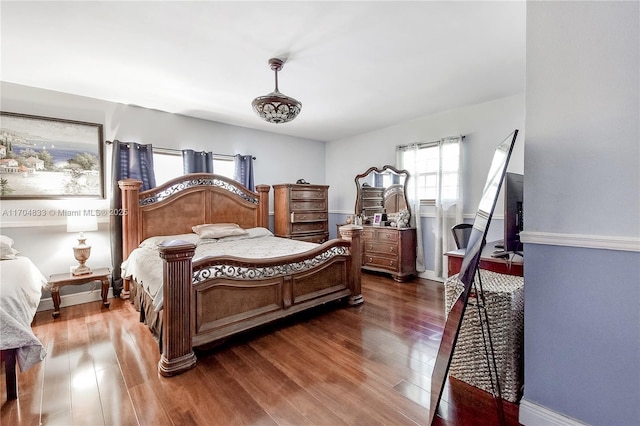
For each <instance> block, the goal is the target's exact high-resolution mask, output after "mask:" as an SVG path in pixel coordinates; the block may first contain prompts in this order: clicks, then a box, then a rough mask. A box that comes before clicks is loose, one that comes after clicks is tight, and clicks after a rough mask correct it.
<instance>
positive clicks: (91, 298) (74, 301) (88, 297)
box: [38, 288, 113, 312]
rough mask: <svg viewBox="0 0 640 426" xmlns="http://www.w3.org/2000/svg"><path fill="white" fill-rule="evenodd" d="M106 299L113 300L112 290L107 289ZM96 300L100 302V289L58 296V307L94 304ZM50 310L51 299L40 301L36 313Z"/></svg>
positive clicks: (51, 306) (51, 305) (51, 307)
mask: <svg viewBox="0 0 640 426" xmlns="http://www.w3.org/2000/svg"><path fill="white" fill-rule="evenodd" d="M107 297H108V298H109V299H113V288H109V294H108V296H107ZM98 300H102V294H101V290H100V289H97V290H91V291H83V292H81V293H73V294H66V295H60V307H61V308H64V307H65V306H73V305H81V304H83V303H89V302H95V301H98ZM50 310H53V299H52V298H50V297H48V298H46V299H40V304H39V305H38V312H40V311H50Z"/></svg>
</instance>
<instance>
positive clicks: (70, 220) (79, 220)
mask: <svg viewBox="0 0 640 426" xmlns="http://www.w3.org/2000/svg"><path fill="white" fill-rule="evenodd" d="M97 230H98V220H97V218H96V216H88V215H87V216H67V232H80V237H79V238H78V245H77V246H75V247H73V257H75V259H76V260H77V261H78V266H77V267H76V268H75V269H73V270H72V274H73V275H86V274H90V273H91V268H89V267H88V266H87V265H85V262H86V261H87V260H88V259H89V256H90V255H91V246H90V245H88V244H87V239H86V238H85V236H84V233H85V232H86V231H97Z"/></svg>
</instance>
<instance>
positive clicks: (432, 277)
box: [418, 271, 444, 283]
mask: <svg viewBox="0 0 640 426" xmlns="http://www.w3.org/2000/svg"><path fill="white" fill-rule="evenodd" d="M418 277H419V278H424V279H426V280H431V281H438V282H441V283H443V282H444V279H443V278H442V277H439V276H437V275H436V273H435V272H434V271H423V272H418Z"/></svg>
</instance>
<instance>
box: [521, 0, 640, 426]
mask: <svg viewBox="0 0 640 426" xmlns="http://www.w3.org/2000/svg"><path fill="white" fill-rule="evenodd" d="M639 28H640V3H638V2H616V1H610V2H528V4H527V73H526V74H527V84H526V125H527V143H526V154H527V155H526V157H525V174H524V183H525V194H524V195H525V203H526V212H525V232H524V233H523V234H522V239H523V241H524V242H525V247H524V253H525V258H526V267H525V270H524V272H525V283H526V284H525V320H524V324H525V339H524V340H525V354H524V359H525V363H524V365H525V380H524V381H525V388H524V398H523V401H522V402H521V411H520V414H521V416H520V422H521V423H523V424H525V425H535V424H545V423H546V422H545V418H548V417H545V416H544V414H548V413H561V414H562V415H563V416H565V417H566V418H573V419H577V420H579V421H581V422H585V423H588V424H593V425H632V424H636V425H637V424H639V423H640V404H639V402H640V373H639V370H638V366H639V365H640V308H639V302H640V143H639V141H640V130H639V128H640V123H639V122H640V32H639ZM530 407H534V408H535V407H538V408H539V407H543V410H542V414H543V415H540V413H539V412H540V411H541V410H540V409H532V410H529V409H528V408H530ZM523 409H524V410H523ZM545 410H546V411H545Z"/></svg>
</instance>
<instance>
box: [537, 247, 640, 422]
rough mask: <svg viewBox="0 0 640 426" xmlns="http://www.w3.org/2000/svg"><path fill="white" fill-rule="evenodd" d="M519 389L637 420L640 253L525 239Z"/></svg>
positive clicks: (558, 403) (590, 417) (599, 414)
mask: <svg viewBox="0 0 640 426" xmlns="http://www.w3.org/2000/svg"><path fill="white" fill-rule="evenodd" d="M525 258H526V264H525V283H526V284H525V288H524V291H525V308H524V314H525V315H524V318H525V320H524V327H525V364H524V365H525V379H524V380H525V397H526V398H527V400H529V401H533V402H536V403H538V404H540V405H543V406H546V407H548V408H550V409H552V410H555V411H558V412H562V413H567V414H569V415H571V416H572V417H575V418H578V419H581V420H583V421H586V422H588V423H589V424H594V425H637V424H640V423H639V422H640V253H637V252H625V251H614V250H598V249H589V248H575V247H560V246H549V245H537V244H526V245H525Z"/></svg>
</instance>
